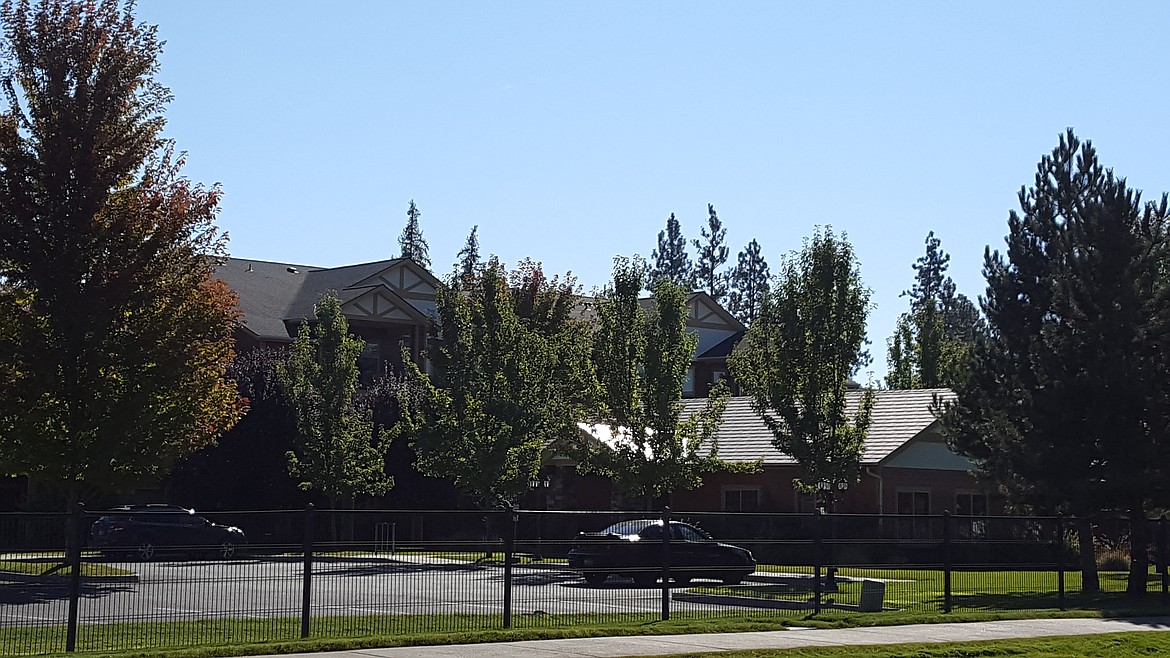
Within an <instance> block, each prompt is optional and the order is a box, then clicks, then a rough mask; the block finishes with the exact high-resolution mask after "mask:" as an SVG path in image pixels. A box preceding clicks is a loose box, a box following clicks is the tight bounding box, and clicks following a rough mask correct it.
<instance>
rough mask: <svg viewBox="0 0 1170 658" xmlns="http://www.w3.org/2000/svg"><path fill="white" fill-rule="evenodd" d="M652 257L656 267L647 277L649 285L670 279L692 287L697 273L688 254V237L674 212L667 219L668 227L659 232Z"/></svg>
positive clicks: (688, 287)
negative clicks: (684, 234) (683, 233)
mask: <svg viewBox="0 0 1170 658" xmlns="http://www.w3.org/2000/svg"><path fill="white" fill-rule="evenodd" d="M651 258H653V259H654V268H653V269H652V270H651V271H650V276H649V278H647V279H646V285H647V286H648V287H653V284H654V283H655V282H657V281H658V280H659V279H668V280H670V281H674V282H675V283H677V284H679V285H680V286H683V287H685V288H687V289H688V290H689V289H690V287H691V285H692V283H693V282H694V276H695V273H694V270H693V268H692V265H691V257H690V255H688V254H687V241H686V238H684V237H683V235H682V228H681V227H680V226H679V222H678V220H677V219H675V217H674V213H670V217H668V218H667V219H666V228H665V229H664V230H661V231H659V232H658V248H657V249H655V250H653V252H651Z"/></svg>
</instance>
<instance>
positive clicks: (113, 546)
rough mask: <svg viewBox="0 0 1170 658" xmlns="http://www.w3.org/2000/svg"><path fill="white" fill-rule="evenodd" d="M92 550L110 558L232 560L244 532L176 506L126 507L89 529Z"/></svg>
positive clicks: (114, 509)
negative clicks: (175, 555)
mask: <svg viewBox="0 0 1170 658" xmlns="http://www.w3.org/2000/svg"><path fill="white" fill-rule="evenodd" d="M89 543H90V546H93V547H94V548H97V549H99V550H101V551H102V553H103V554H105V555H108V556H111V557H131V558H137V559H139V560H152V559H154V558H155V557H156V556H157V555H158V554H159V553H162V552H168V553H171V552H173V553H183V554H186V555H188V556H195V555H199V556H211V557H219V558H224V559H228V558H232V557H234V556H235V555H236V552H237V549H238V547H239V546H240V545H242V544H244V543H245V539H244V531H243V530H240V529H239V528H236V527H234V526H225V525H220V524H218V523H212V522H211V521H208V520H207V519H205V518H203V517H202V516H198V515H196V514H195V510H192V509H187V508H185V507H178V506H176V505H124V506H122V507H115V508H113V509H111V510H110V511H108V512H106V513H105V514H104V515H102V517H101V518H99V519H98V520H97V521H95V522H94V524H93V526H91V527H90V529H89Z"/></svg>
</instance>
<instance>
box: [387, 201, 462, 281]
mask: <svg viewBox="0 0 1170 658" xmlns="http://www.w3.org/2000/svg"><path fill="white" fill-rule="evenodd" d="M421 216H422V211H421V210H419V209H418V206H416V205H415V204H414V199H411V200H410V207H409V208H407V209H406V226H405V227H403V229H402V235H400V236H398V247H399V249H400V253H399V256H398V257H399V258H409V259H411V260H413V261H414V262H416V263H418V264H419V265H422V266H423V267H425V268H428V269H430V267H431V256H430V250H429V248H428V247H427V240H426V238H424V237H423V233H422V227H421V226H419V223H418V218H419V217H421ZM473 233H474V230H473Z"/></svg>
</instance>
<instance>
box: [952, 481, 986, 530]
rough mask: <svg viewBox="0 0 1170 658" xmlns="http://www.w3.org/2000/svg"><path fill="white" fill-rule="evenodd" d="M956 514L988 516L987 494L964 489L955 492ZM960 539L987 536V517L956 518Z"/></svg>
mask: <svg viewBox="0 0 1170 658" xmlns="http://www.w3.org/2000/svg"><path fill="white" fill-rule="evenodd" d="M955 516H987V494H983V493H974V492H968V491H962V492H959V493H956V494H955ZM955 530H956V534H957V535H958V537H959V539H975V538H980V537H986V536H987V521H986V520H985V519H956V522H955Z"/></svg>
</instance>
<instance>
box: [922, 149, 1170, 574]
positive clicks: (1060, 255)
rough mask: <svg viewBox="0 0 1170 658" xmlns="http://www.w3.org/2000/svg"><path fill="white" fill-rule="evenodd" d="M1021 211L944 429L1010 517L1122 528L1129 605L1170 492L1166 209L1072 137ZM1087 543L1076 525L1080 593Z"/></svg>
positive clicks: (994, 273) (992, 277) (999, 258)
mask: <svg viewBox="0 0 1170 658" xmlns="http://www.w3.org/2000/svg"><path fill="white" fill-rule="evenodd" d="M1019 199H1020V207H1021V212H1020V213H1016V212H1012V213H1011V215H1010V217H1009V219H1008V229H1009V233H1008V236H1007V250H1006V252H1005V253H1004V254H1003V255H1001V254H1000V253H999V252H998V251H995V252H992V251H991V250H990V249H988V250H987V251H986V252H985V256H984V273H985V275H986V277H987V294H986V301H985V302H984V311H985V313H986V315H987V322H988V331H987V333H986V335H985V336H982V337H980V338H978V339H977V340H976V342H975V346H974V349H973V353H972V356H971V360H970V368H969V370H968V373H969V375H968V377H965V378H963V379H961V380H960V381H959V382H958V384H957V385H956V387H955V390H956V394H957V396H958V397H957V400H956V401H955V402H954V403H953V404H949V405H945V407H944V409H945V413H944V416H943V420H944V424H945V428H946V431H947V433H948V436H949V440H950V442H951V443H952V445H953V446H954V447H955V449H957V450H959V451H960V452H962V453H964V454H966V455H968V456H970V457H971V458H972V459H974V460H975V461H976V463H978V464H979V465H980V467H981V469H982V470H983V471H984V472H985V473H986V474H987V475H988V476H990V477H994V478H996V479H998V480H999V481H1000V482H1001V483H1002V484H1003V485H1004V487H1005V488H1006V490H1007V491H1008V492H1009V494H1010V495H1011V496H1012V498H1013V499H1014V500H1015V501H1016V502H1017V503H1019V504H1024V505H1030V506H1032V507H1033V508H1034V509H1036V510H1038V511H1042V512H1049V513H1051V512H1056V511H1060V510H1063V511H1065V512H1070V513H1072V514H1074V515H1076V516H1078V517H1081V518H1085V517H1088V516H1093V515H1099V514H1114V513H1123V514H1125V515H1127V516H1128V517H1129V519H1130V522H1131V535H1130V543H1131V548H1132V553H1131V563H1130V574H1129V584H1128V587H1127V591H1128V592H1129V593H1130V594H1131V595H1133V596H1142V595H1143V594H1144V593H1145V591H1146V578H1147V574H1146V572H1147V556H1146V550H1145V546H1146V540H1147V538H1148V536H1147V535H1146V531H1147V526H1146V522H1145V521H1146V515H1147V513H1148V512H1149V511H1150V510H1151V509H1152V508H1154V507H1155V506H1163V505H1165V502H1166V495H1167V489H1168V486H1170V482H1167V474H1166V471H1165V469H1164V468H1163V466H1162V465H1163V464H1165V463H1167V460H1168V459H1170V437H1168V436H1167V416H1168V409H1170V391H1168V384H1167V378H1166V377H1165V376H1164V374H1163V373H1164V372H1165V368H1166V367H1167V358H1168V356H1167V355H1170V339H1168V338H1167V335H1168V332H1167V329H1168V328H1170V304H1167V297H1166V292H1167V277H1166V273H1165V271H1164V264H1165V263H1166V262H1168V261H1167V259H1168V258H1170V240H1168V239H1167V222H1168V221H1170V212H1168V205H1167V197H1166V196H1165V195H1163V196H1162V199H1161V201H1160V203H1147V204H1145V205H1144V206H1143V204H1142V203H1141V198H1140V193H1136V192H1134V191H1133V190H1131V189H1129V188H1128V187H1127V185H1126V182H1125V180H1124V179H1122V178H1117V177H1115V176H1114V175H1113V172H1112V171H1111V170H1108V169H1105V168H1104V167H1103V166H1102V165H1101V164H1100V163H1099V162H1098V160H1097V154H1096V151H1095V150H1094V149H1093V147H1092V145H1091V144H1089V143H1088V142H1085V143H1084V144H1081V143H1080V142H1079V140H1077V138H1076V136H1075V135H1074V134H1073V132H1072V131H1071V130H1069V131H1068V132H1067V134H1066V135H1064V136H1062V137H1061V139H1060V142H1059V144H1058V145H1057V147H1056V148H1055V149H1054V150H1053V151H1052V153H1051V155H1048V156H1045V157H1044V158H1043V159H1042V160H1041V162H1040V164H1039V166H1038V167H1037V173H1036V177H1035V183H1034V185H1033V187H1031V188H1029V189H1021V191H1020V194H1019ZM1091 535H1092V533H1091V528H1087V527H1084V526H1082V534H1081V541H1080V544H1081V548H1082V551H1083V553H1082V560H1081V563H1082V569H1083V570H1084V574H1083V580H1084V587H1085V588H1087V589H1088V590H1089V591H1092V590H1094V589H1095V585H1096V583H1097V578H1096V571H1095V561H1094V560H1093V555H1092V537H1091Z"/></svg>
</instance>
